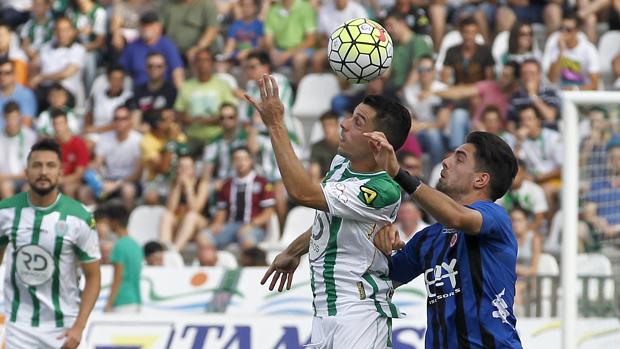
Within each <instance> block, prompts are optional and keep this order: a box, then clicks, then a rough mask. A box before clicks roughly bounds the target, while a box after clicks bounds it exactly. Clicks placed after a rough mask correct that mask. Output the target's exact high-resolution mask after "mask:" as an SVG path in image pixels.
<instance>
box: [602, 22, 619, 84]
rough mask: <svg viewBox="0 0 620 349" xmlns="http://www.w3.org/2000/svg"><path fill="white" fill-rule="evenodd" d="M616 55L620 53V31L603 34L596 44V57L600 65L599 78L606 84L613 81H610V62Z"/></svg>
mask: <svg viewBox="0 0 620 349" xmlns="http://www.w3.org/2000/svg"><path fill="white" fill-rule="evenodd" d="M618 53H620V30H612V31H608V32H606V33H605V34H603V36H601V39H600V40H599V42H598V56H599V62H600V65H601V76H602V77H603V80H605V82H607V83H609V82H611V83H613V81H610V80H611V79H610V78H611V77H612V68H611V61H612V59H613V58H614V56H615V55H617V54H618ZM607 86H608V87H611V86H609V85H607Z"/></svg>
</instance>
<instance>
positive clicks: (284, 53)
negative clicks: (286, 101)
mask: <svg viewBox="0 0 620 349" xmlns="http://www.w3.org/2000/svg"><path fill="white" fill-rule="evenodd" d="M315 32H316V13H315V11H314V8H312V5H310V4H309V3H308V2H306V1H300V0H282V1H281V2H280V3H275V4H273V5H272V6H271V8H270V9H269V12H268V14H267V20H266V21H265V44H266V47H267V48H268V49H269V51H270V54H271V59H272V62H273V65H274V67H276V68H278V67H281V66H283V65H286V64H289V62H290V63H292V66H293V82H294V83H295V84H298V83H299V81H300V80H301V78H302V77H303V76H304V74H305V73H306V65H307V63H308V60H309V59H310V58H311V57H312V54H313V49H312V48H313V47H314V45H315Z"/></svg>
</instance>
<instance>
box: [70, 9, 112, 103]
mask: <svg viewBox="0 0 620 349" xmlns="http://www.w3.org/2000/svg"><path fill="white" fill-rule="evenodd" d="M73 4H74V5H75V6H74V7H73V8H72V10H71V11H70V18H71V20H72V21H73V23H74V25H75V28H76V29H77V31H78V39H79V40H80V42H81V43H82V45H84V48H85V49H86V57H85V58H86V59H85V61H84V65H83V78H84V86H85V87H86V91H90V88H91V87H92V85H93V81H95V77H96V76H97V63H98V62H99V60H100V59H101V53H102V49H103V47H104V45H105V38H106V34H107V33H106V26H107V12H106V10H105V9H104V8H103V7H101V6H100V5H99V4H97V2H96V1H95V0H73Z"/></svg>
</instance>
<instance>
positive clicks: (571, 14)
mask: <svg viewBox="0 0 620 349" xmlns="http://www.w3.org/2000/svg"><path fill="white" fill-rule="evenodd" d="M562 20H563V21H565V20H569V21H570V20H573V21H575V23H577V30H579V27H581V25H582V24H583V22H582V20H581V18H580V17H579V15H578V14H577V11H575V9H571V10H568V11H565V12H564V13H563V14H562Z"/></svg>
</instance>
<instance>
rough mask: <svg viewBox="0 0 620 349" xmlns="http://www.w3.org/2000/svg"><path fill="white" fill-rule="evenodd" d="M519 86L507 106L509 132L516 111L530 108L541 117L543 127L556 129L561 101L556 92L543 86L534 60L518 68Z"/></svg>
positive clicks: (513, 127) (512, 125)
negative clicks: (534, 109) (536, 111)
mask: <svg viewBox="0 0 620 349" xmlns="http://www.w3.org/2000/svg"><path fill="white" fill-rule="evenodd" d="M519 69H520V74H519V76H520V78H521V85H520V87H519V89H518V90H517V92H515V94H513V95H512V97H511V99H510V105H509V106H508V120H509V122H510V124H511V125H510V126H509V127H508V129H509V130H514V129H515V124H516V121H517V120H516V119H517V115H516V114H517V111H518V110H520V109H522V108H524V107H526V106H532V107H534V108H536V110H538V112H539V113H540V114H541V115H542V117H543V125H544V126H547V127H551V128H556V129H557V126H558V125H557V119H558V116H559V115H560V106H561V101H560V97H559V96H558V93H557V90H556V89H555V88H552V87H548V86H545V85H544V84H543V81H542V69H541V66H540V63H539V62H538V61H537V60H535V59H526V60H525V61H523V63H521V66H520V68H519Z"/></svg>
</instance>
